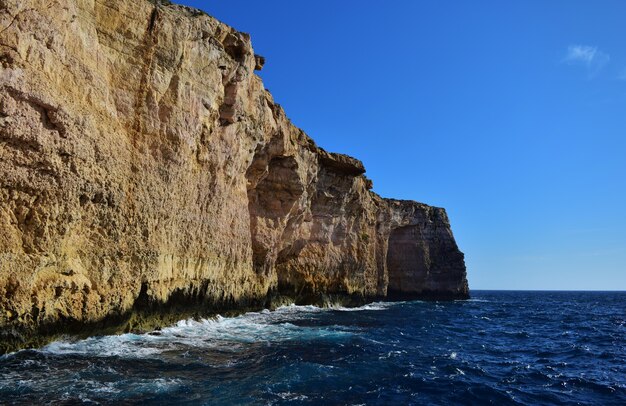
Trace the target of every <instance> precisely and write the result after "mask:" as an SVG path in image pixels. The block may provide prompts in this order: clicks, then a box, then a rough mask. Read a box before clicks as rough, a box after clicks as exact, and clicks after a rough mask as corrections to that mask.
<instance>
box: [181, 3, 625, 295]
mask: <svg viewBox="0 0 626 406" xmlns="http://www.w3.org/2000/svg"><path fill="white" fill-rule="evenodd" d="M183 3H184V4H187V5H191V6H195V7H199V8H202V9H203V10H205V11H207V12H208V13H209V14H211V15H213V16H215V17H217V18H218V19H220V20H222V21H224V22H226V23H228V24H230V25H232V26H234V27H235V28H237V29H238V30H240V31H245V32H249V33H250V34H251V35H252V42H253V45H254V47H255V50H256V52H257V53H259V54H261V55H264V56H265V57H266V58H267V63H266V65H265V68H264V69H263V71H262V72H261V73H260V74H261V76H262V77H263V80H264V82H265V86H266V87H267V88H268V89H269V90H270V91H271V92H272V94H273V95H274V98H275V99H276V101H277V102H278V103H280V104H282V105H283V107H284V108H285V111H286V112H287V114H288V116H289V117H290V118H291V119H292V120H293V122H294V123H295V124H296V125H298V126H299V127H301V128H302V129H304V130H305V131H306V132H307V133H308V134H309V135H310V136H311V137H312V138H313V139H315V141H316V142H317V143H318V144H319V145H320V146H322V147H324V148H325V149H327V150H330V151H336V152H342V153H347V154H350V155H353V156H355V157H358V158H360V159H361V160H363V162H364V163H365V165H366V168H367V176H369V177H370V178H371V179H373V181H374V190H375V191H376V192H377V193H379V194H381V195H382V196H386V197H396V198H404V199H414V200H418V201H422V202H425V203H428V204H432V205H436V206H443V207H445V208H446V209H447V211H448V214H449V216H450V219H451V221H452V226H453V230H454V233H455V236H456V238H457V242H458V243H459V246H460V248H461V249H462V250H463V251H464V252H465V254H466V262H467V266H468V275H469V282H470V288H472V289H620V290H626V41H624V39H625V38H626V24H625V23H624V16H626V1H606V0H603V1H572V0H567V1H565V0H563V1H556V0H552V1H543V0H542V1H539V0H537V1H523V2H521V1H516V2H514V1H508V2H505V1H495V0H494V1H481V2H478V1H472V2H469V1H409V0H406V1H389V2H381V1H376V2H374V1H367V0H359V1H354V0H342V1H335V0H317V1H314V2H313V1H307V2H305V1H288V0H264V1H258V2H254V1H244V0H231V1H191V0H187V1H183Z"/></svg>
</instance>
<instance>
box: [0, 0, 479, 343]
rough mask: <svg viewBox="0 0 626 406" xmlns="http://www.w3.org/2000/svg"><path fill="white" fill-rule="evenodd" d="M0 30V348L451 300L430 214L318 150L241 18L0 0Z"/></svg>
mask: <svg viewBox="0 0 626 406" xmlns="http://www.w3.org/2000/svg"><path fill="white" fill-rule="evenodd" d="M0 27H1V29H0V63H1V64H2V67H1V70H0V87H1V89H2V90H1V92H0V310H1V311H0V342H1V343H2V344H0V350H4V351H6V350H10V349H14V348H19V347H23V346H30V345H38V344H41V343H43V342H45V341H47V340H49V339H50V338H51V337H53V336H54V335H56V334H59V333H64V332H66V333H78V332H86V331H103V329H106V328H109V327H111V326H114V327H111V328H114V330H115V331H119V330H120V329H127V330H137V329H145V328H151V327H154V326H157V325H159V324H162V323H166V322H169V321H171V320H173V319H175V318H177V317H181V316H183V315H187V312H195V313H193V314H202V313H209V312H211V311H217V310H224V309H231V308H232V309H234V308H244V307H260V306H267V305H271V301H272V300H273V298H276V297H283V298H291V299H292V300H296V301H300V302H309V303H320V304H323V303H324V301H327V300H331V299H332V300H348V301H351V302H362V301H365V300H369V299H372V298H376V297H385V296H387V294H388V292H394V293H401V294H402V295H414V297H420V295H422V296H424V297H426V296H428V297H431V296H432V297H436V296H440V297H446V298H447V297H459V298H462V297H466V296H467V294H468V289H467V281H466V277H465V266H464V262H463V254H462V253H460V252H459V250H458V249H457V246H456V244H455V242H454V238H453V236H452V233H451V231H450V227H449V223H448V219H447V216H446V214H445V212H444V210H443V209H438V208H432V207H429V206H426V205H423V204H419V203H415V202H399V201H393V200H386V199H382V198H380V197H379V196H377V195H376V194H375V193H373V192H371V191H370V189H371V186H372V185H371V181H369V180H368V179H367V178H365V176H364V175H363V174H364V172H365V169H364V167H363V165H362V163H361V162H360V161H358V160H356V159H354V158H351V157H348V156H345V155H341V154H332V153H328V152H326V151H324V150H322V149H321V148H319V147H317V146H316V145H315V143H314V142H313V141H312V140H311V139H310V138H309V137H308V136H307V135H306V134H305V133H304V132H303V131H302V130H300V129H298V128H297V127H295V126H294V125H293V124H292V123H291V122H290V121H289V120H288V119H287V117H286V115H285V113H284V111H283V109H282V108H281V107H280V106H279V105H278V104H276V103H275V102H274V101H273V99H272V96H271V95H270V94H269V92H268V91H267V90H265V89H264V87H263V83H262V82H261V79H260V78H259V77H258V76H257V75H255V74H254V70H255V69H260V68H261V67H262V66H263V64H264V63H265V60H264V58H262V57H260V56H258V55H255V54H254V52H253V49H252V46H251V43H250V37H249V36H248V35H247V34H244V33H239V32H237V31H235V30H234V29H232V28H230V27H228V26H226V25H225V24H223V23H221V22H219V21H217V20H215V19H214V18H212V17H210V16H208V15H206V14H204V13H202V12H200V11H197V10H194V9H190V8H187V7H183V6H177V5H169V4H168V5H165V4H163V2H150V1H147V0H107V1H104V0H58V1H52V2H45V1H40V0H0ZM329 298H330V299H329ZM342 298H343V299H342ZM165 314H168V315H169V316H168V317H166V316H165Z"/></svg>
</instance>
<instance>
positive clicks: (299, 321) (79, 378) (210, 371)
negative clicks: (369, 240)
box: [0, 291, 626, 405]
mask: <svg viewBox="0 0 626 406" xmlns="http://www.w3.org/2000/svg"><path fill="white" fill-rule="evenodd" d="M0 403H3V404H45V403H51V404H81V403H82V404H89V405H96V404H116V405H117V404H135V403H141V404H159V405H160V404H168V405H169V404H188V405H195V404H210V405H264V404H267V405H300V404H304V405H309V404H310V405H409V404H416V405H421V404H434V405H454V404H459V405H475V404H496V405H509V404H510V405H579V404H583V405H585V404H594V405H624V404H626V293H611V292H504V291H502V292H496V291H474V292H472V299H470V300H468V301H455V302H421V301H411V302H396V303H372V304H369V305H366V306H363V307H359V308H351V309H347V308H340V307H338V308H330V309H320V308H317V307H313V306H286V307H282V308H280V309H278V310H276V311H271V312H270V311H261V312H254V313H246V314H243V315H240V316H238V317H229V318H222V317H217V318H215V319H209V320H198V321H195V320H186V321H181V322H179V323H178V324H176V325H174V326H171V327H168V328H164V329H162V330H161V331H157V332H154V333H151V334H142V335H136V334H124V335H118V336H102V337H93V338H90V339H87V340H82V341H74V342H70V341H66V342H65V341H60V342H54V343H52V344H50V345H48V346H47V347H45V348H42V349H39V350H25V351H19V352H16V353H13V354H9V355H5V356H2V357H0Z"/></svg>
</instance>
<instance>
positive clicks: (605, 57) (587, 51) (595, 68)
mask: <svg viewBox="0 0 626 406" xmlns="http://www.w3.org/2000/svg"><path fill="white" fill-rule="evenodd" d="M610 60H611V57H610V56H609V54H607V53H604V52H602V51H600V50H599V49H598V47H594V46H590V45H570V46H569V47H567V52H566V54H565V57H564V58H563V62H565V63H567V64H570V65H582V66H584V67H585V68H587V71H588V72H589V75H590V76H594V75H595V74H596V73H598V72H599V71H600V70H601V69H602V68H603V67H604V66H605V65H606V64H607V63H609V61H610Z"/></svg>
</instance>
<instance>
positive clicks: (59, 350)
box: [41, 302, 393, 358]
mask: <svg viewBox="0 0 626 406" xmlns="http://www.w3.org/2000/svg"><path fill="white" fill-rule="evenodd" d="M390 306H393V303H384V302H376V303H371V304H367V305H365V306H361V307H355V308H345V307H331V308H319V307H315V306H297V305H294V304H291V305H287V306H282V307H279V308H278V309H276V310H275V311H268V310H262V311H259V312H249V313H245V314H242V315H240V316H236V317H222V316H219V315H218V316H216V317H215V318H211V319H201V320H193V319H188V320H181V321H179V322H178V323H176V324H175V325H173V326H170V327H166V328H164V329H162V330H160V331H154V332H152V333H147V334H121V335H112V336H101V337H91V338H88V339H85V340H80V341H73V342H71V341H56V342H53V343H51V344H49V345H47V346H46V347H44V348H42V349H41V351H42V352H44V353H49V354H57V355H64V354H80V355H90V356H96V357H120V358H146V357H155V356H158V355H159V354H161V353H164V352H167V351H169V350H174V349H179V348H182V347H190V348H194V347H203V348H207V347H208V348H212V347H214V348H219V349H221V350H224V351H237V350H238V349H239V348H241V346H242V345H245V344H250V343H272V342H283V341H289V340H298V341H306V340H318V339H341V338H344V337H348V336H351V335H353V334H355V333H357V332H358V330H357V328H350V329H348V328H346V327H340V326H321V327H318V326H310V325H309V324H310V323H306V322H305V323H304V324H305V325H298V324H299V322H300V321H303V320H306V319H310V318H311V317H314V316H313V314H315V313H320V312H327V311H367V310H370V311H372V310H373V311H380V310H385V309H387V308H389V307H390ZM300 324H302V323H300Z"/></svg>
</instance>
